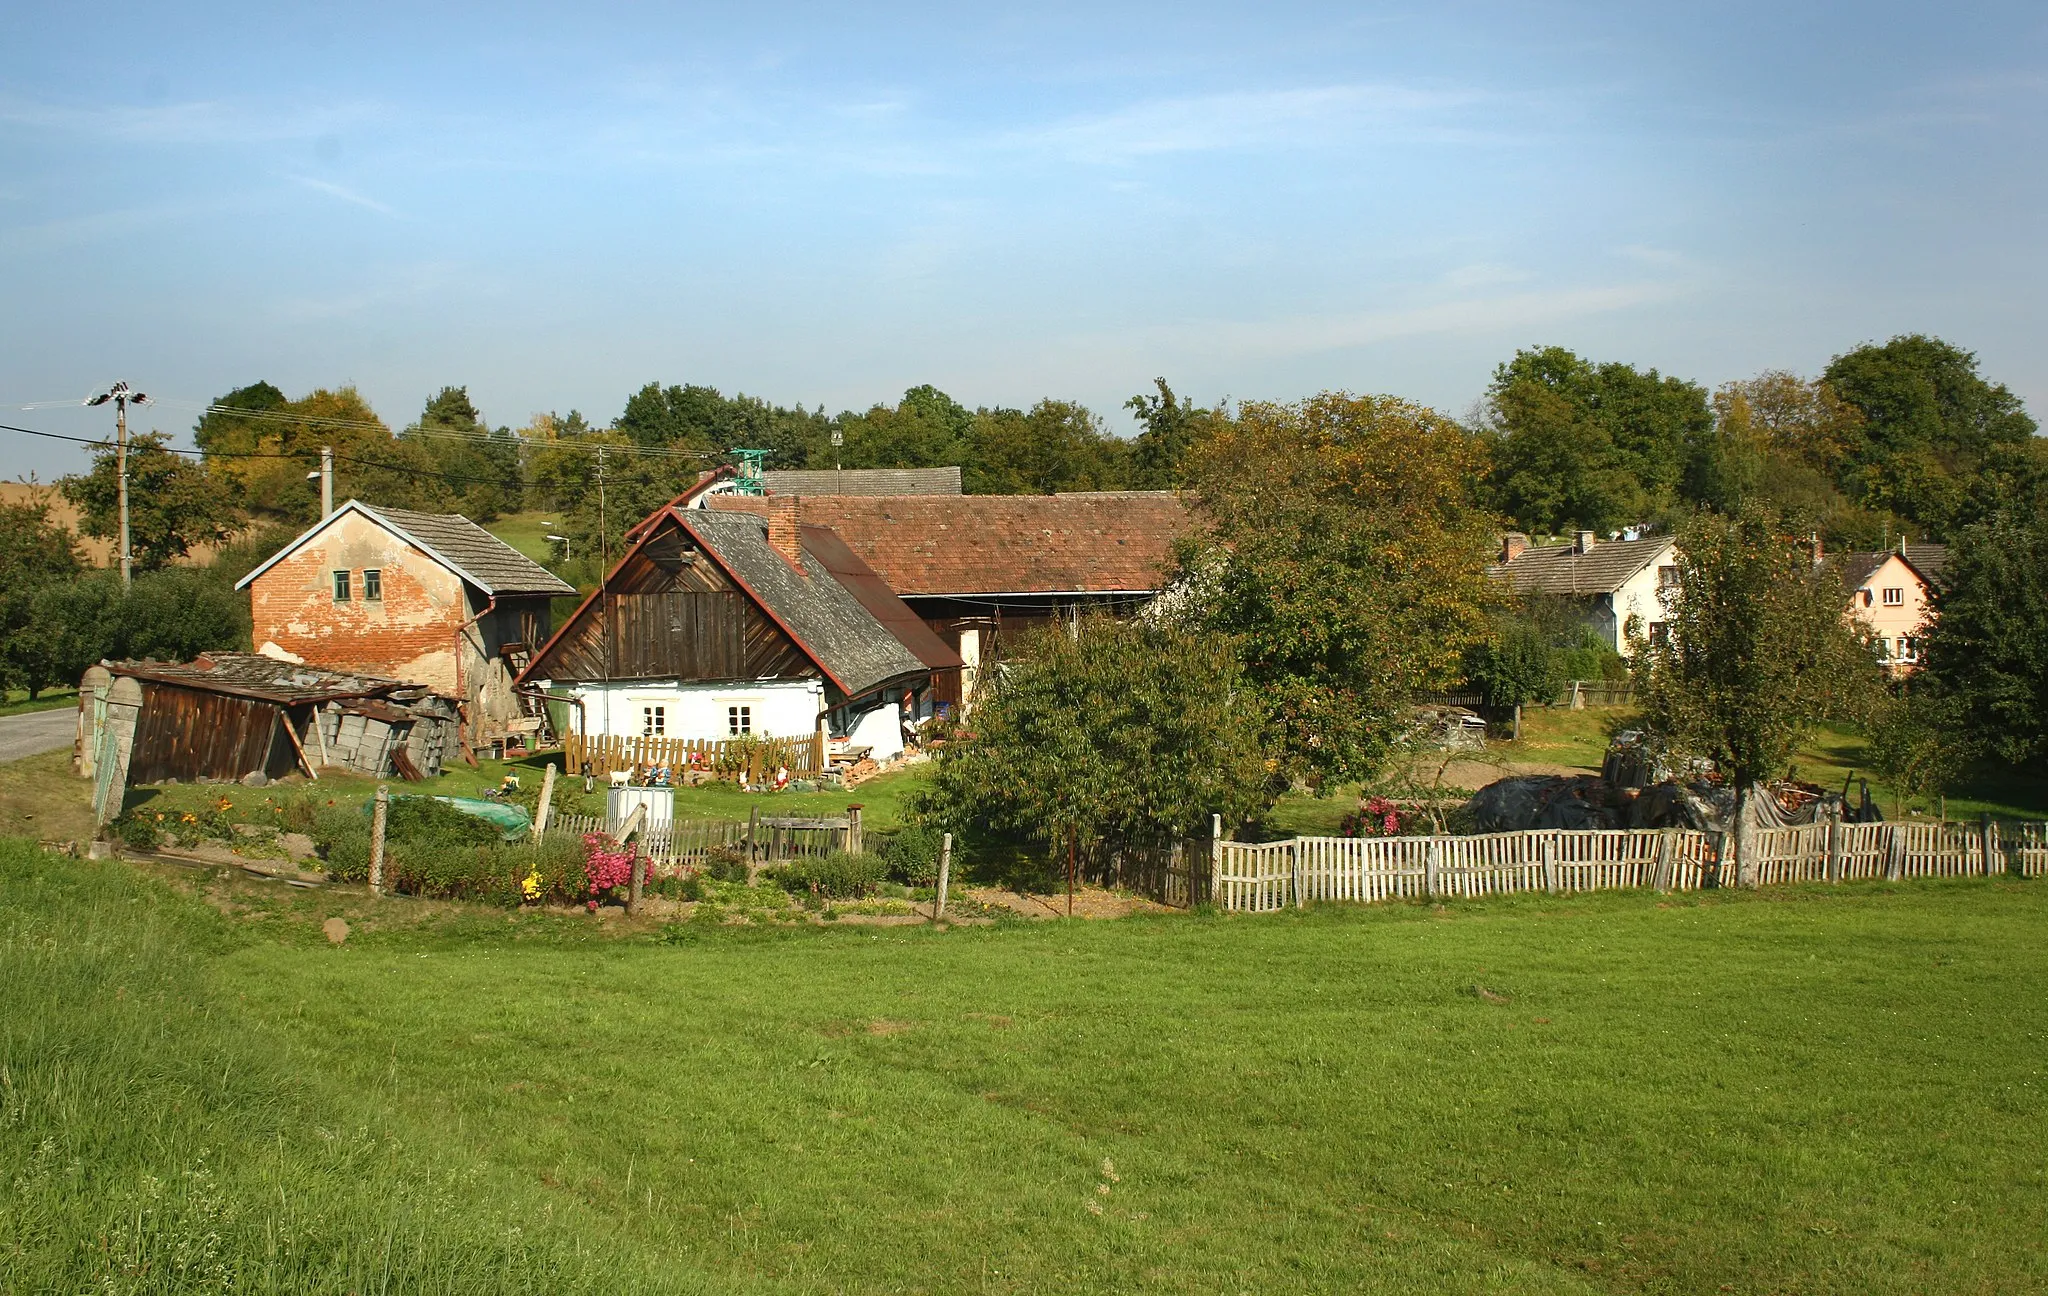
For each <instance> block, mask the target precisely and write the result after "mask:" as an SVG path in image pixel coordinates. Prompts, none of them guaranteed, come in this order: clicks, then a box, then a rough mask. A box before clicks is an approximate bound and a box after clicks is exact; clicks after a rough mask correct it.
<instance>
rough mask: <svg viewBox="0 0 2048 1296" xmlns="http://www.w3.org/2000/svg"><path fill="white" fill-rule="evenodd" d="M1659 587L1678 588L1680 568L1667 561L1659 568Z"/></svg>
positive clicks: (1664, 588)
mask: <svg viewBox="0 0 2048 1296" xmlns="http://www.w3.org/2000/svg"><path fill="white" fill-rule="evenodd" d="M1657 588H1658V589H1660V590H1668V589H1677V588H1678V568H1677V567H1676V566H1675V565H1674V564H1671V563H1666V564H1664V565H1663V566H1661V567H1659V568H1658V569H1657Z"/></svg>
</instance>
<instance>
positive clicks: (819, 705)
mask: <svg viewBox="0 0 2048 1296" xmlns="http://www.w3.org/2000/svg"><path fill="white" fill-rule="evenodd" d="M567 692H568V693H569V695H570V696H573V697H576V698H579V699H581V700H582V702H583V705H582V707H581V708H572V718H571V721H570V723H571V724H573V725H576V726H577V727H578V732H581V733H584V734H587V735H591V736H618V737H625V738H637V737H640V736H642V735H644V734H651V733H659V734H660V735H661V736H662V737H665V738H695V739H706V740H709V739H716V738H730V737H732V735H733V728H734V725H735V724H736V723H743V724H745V725H746V726H747V732H749V733H752V734H753V735H754V736H755V737H757V738H809V737H810V736H811V735H813V734H815V733H817V731H818V713H819V712H820V711H823V710H824V709H825V686H824V684H823V682H822V681H819V680H806V679H797V680H755V681H753V682H751V683H720V684H684V683H679V682H677V681H674V680H633V681H623V680H619V681H613V682H612V683H611V684H604V683H591V684H574V685H570V686H568V689H567ZM736 713H737V714H736Z"/></svg>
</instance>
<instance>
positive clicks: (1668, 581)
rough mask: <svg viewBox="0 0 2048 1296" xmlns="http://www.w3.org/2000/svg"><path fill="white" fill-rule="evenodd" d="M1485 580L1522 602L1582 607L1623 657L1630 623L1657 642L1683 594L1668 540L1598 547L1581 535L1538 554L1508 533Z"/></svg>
mask: <svg viewBox="0 0 2048 1296" xmlns="http://www.w3.org/2000/svg"><path fill="white" fill-rule="evenodd" d="M1487 575H1489V576H1491V577H1493V578H1494V579H1495V580H1498V581H1502V582H1504V583H1506V584H1507V585H1508V586H1510V587H1511V588H1512V589H1514V591H1515V592H1516V593H1518V594H1549V595H1554V596H1557V597H1560V598H1565V599H1570V600H1573V601H1574V602H1577V603H1578V604H1580V605H1581V607H1582V609H1583V614H1584V617H1585V623H1586V625H1587V626H1588V627H1590V628H1591V629H1592V630H1594V631H1595V632H1596V633H1598V634H1599V635H1600V637H1601V638H1602V639H1604V640H1606V641H1607V642H1608V643H1610V644H1612V645H1614V650H1615V651H1616V652H1619V653H1626V652H1627V651H1628V646H1629V645H1628V635H1629V630H1630V626H1631V623H1633V625H1634V626H1635V630H1636V633H1638V634H1640V635H1642V636H1644V637H1645V638H1647V639H1649V640H1651V641H1652V642H1656V641H1659V640H1661V639H1662V638H1663V635H1664V626H1665V619H1666V616H1667V612H1666V607H1665V599H1666V597H1667V596H1668V595H1670V594H1672V593H1674V592H1675V591H1676V590H1677V588H1678V557H1677V543H1676V541H1674V540H1673V539H1672V538H1671V537H1670V536H1651V537H1649V538H1646V539H1642V540H1600V539H1599V538H1598V537H1596V536H1595V535H1594V534H1593V532H1591V531H1581V532H1579V533H1578V534H1577V535H1576V536H1575V537H1574V538H1573V539H1572V540H1571V541H1570V542H1569V543H1567V544H1557V545H1542V546H1535V547H1532V546H1531V545H1530V544H1529V537H1527V536H1525V535H1522V534H1520V533H1518V532H1510V533H1509V534H1508V535H1507V536H1506V537H1504V538H1503V540H1502V541H1501V558H1500V561H1499V562H1497V563H1495V564H1494V565H1493V566H1491V567H1489V568H1487Z"/></svg>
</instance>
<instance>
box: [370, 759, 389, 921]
mask: <svg viewBox="0 0 2048 1296" xmlns="http://www.w3.org/2000/svg"><path fill="white" fill-rule="evenodd" d="M390 806H391V789H390V788H388V787H386V786H385V785H384V784H382V783H379V784H378V785H377V807H376V809H375V810H373V811H372V812H371V814H370V894H371V895H383V894H384V816H385V813H386V811H387V810H388V809H389V808H390Z"/></svg>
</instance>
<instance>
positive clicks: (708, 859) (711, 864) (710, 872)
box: [704, 846, 747, 882]
mask: <svg viewBox="0 0 2048 1296" xmlns="http://www.w3.org/2000/svg"><path fill="white" fill-rule="evenodd" d="M704 876H705V877H708V878H710V879H711V880H712V881H714V882H744V881H746V880H747V857H746V856H745V855H744V854H742V853H741V852H739V851H736V850H734V849H733V848H732V847H730V846H713V847H712V848H711V849H710V850H707V851H705V852H704Z"/></svg>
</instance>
